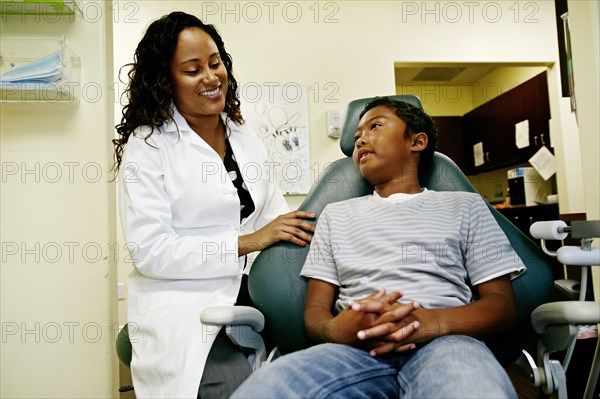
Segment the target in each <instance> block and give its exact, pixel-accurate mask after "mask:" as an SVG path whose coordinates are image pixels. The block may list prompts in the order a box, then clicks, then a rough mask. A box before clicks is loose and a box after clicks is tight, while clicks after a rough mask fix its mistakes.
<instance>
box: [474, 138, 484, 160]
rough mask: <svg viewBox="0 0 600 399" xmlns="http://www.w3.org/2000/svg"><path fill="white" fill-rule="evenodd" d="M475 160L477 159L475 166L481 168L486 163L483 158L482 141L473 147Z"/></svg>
mask: <svg viewBox="0 0 600 399" xmlns="http://www.w3.org/2000/svg"><path fill="white" fill-rule="evenodd" d="M473 158H474V159H475V166H481V165H483V164H484V163H485V160H484V158H483V143H482V142H481V141H480V142H479V143H477V144H474V145H473Z"/></svg>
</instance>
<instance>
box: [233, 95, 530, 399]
mask: <svg viewBox="0 0 600 399" xmlns="http://www.w3.org/2000/svg"><path fill="white" fill-rule="evenodd" d="M436 143H437V129H436V127H435V125H434V123H433V121H432V120H431V118H430V117H429V116H428V115H427V114H425V113H424V112H423V111H422V110H421V109H419V108H417V107H414V106H412V105H410V104H407V103H404V102H398V101H394V100H391V99H388V98H377V99H375V100H374V101H372V102H370V103H369V104H367V106H366V107H365V109H364V111H363V112H362V114H361V118H360V122H359V126H358V129H357V130H356V134H355V147H354V153H353V160H354V164H355V165H356V167H357V169H358V171H359V172H360V173H361V174H362V175H363V176H364V177H365V178H366V179H367V180H368V181H369V182H370V183H371V184H372V185H373V186H374V189H375V191H374V193H373V194H372V195H368V196H364V197H358V198H353V199H350V200H346V201H341V202H337V203H333V204H330V205H328V206H327V207H326V208H325V210H324V211H323V213H322V214H321V217H320V219H319V221H318V224H317V229H316V232H315V235H314V237H313V240H312V243H311V250H310V253H309V254H308V257H307V259H306V263H305V264H304V267H303V269H302V275H303V276H304V277H306V278H308V286H307V294H306V305H305V311H304V320H305V326H306V329H307V332H308V335H309V336H310V337H311V338H312V339H313V340H314V341H315V342H317V343H320V344H319V345H315V346H312V347H310V348H308V349H304V350H301V351H298V352H294V353H292V354H289V355H285V356H282V357H281V358H279V359H277V360H275V361H274V362H273V363H272V364H270V365H268V366H266V367H263V368H261V369H259V370H258V371H257V372H255V373H254V374H252V375H251V377H250V378H249V379H248V380H246V382H244V383H243V384H242V386H240V387H239V389H238V390H237V391H236V392H235V393H234V395H233V397H236V398H296V397H306V398H309V397H310V398H329V397H340V398H348V397H350V398H355V397H398V396H400V397H404V396H406V397H418V398H434V397H443V398H448V397H460V398H465V397H473V398H484V397H490V398H506V397H512V398H516V393H515V390H514V388H513V386H512V384H511V382H510V380H509V378H508V376H507V375H506V373H505V371H504V369H503V368H502V366H501V365H500V364H499V363H498V362H497V360H496V358H495V357H494V355H493V354H492V353H491V352H490V351H489V350H488V348H487V347H486V346H485V344H484V343H483V342H482V341H481V339H483V338H485V337H487V336H489V335H491V334H497V333H499V332H502V331H506V330H509V329H511V328H512V327H514V323H515V320H516V314H517V310H516V306H515V301H514V297H513V292H512V286H511V277H514V276H515V275H517V274H519V273H521V272H523V271H524V269H525V266H524V265H523V263H522V262H521V260H520V259H519V258H518V256H516V254H515V253H514V251H513V250H512V247H511V245H510V243H509V242H508V239H507V238H506V236H505V234H504V233H503V231H502V230H501V229H500V227H499V226H498V224H497V223H496V221H495V219H494V217H493V216H492V215H491V213H490V211H489V210H488V208H487V206H486V204H485V203H484V201H483V200H482V199H481V197H480V196H479V195H478V194H473V193H466V192H435V191H432V190H427V189H426V188H422V187H421V186H420V184H419V179H418V173H417V170H418V168H420V167H421V168H423V167H427V164H428V163H429V162H430V160H431V158H432V156H433V153H434V151H435V148H436ZM334 305H335V306H334Z"/></svg>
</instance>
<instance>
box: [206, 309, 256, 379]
mask: <svg viewBox="0 0 600 399" xmlns="http://www.w3.org/2000/svg"><path fill="white" fill-rule="evenodd" d="M200 321H201V322H202V323H204V324H208V325H213V326H225V328H226V330H225V331H226V333H227V336H228V337H229V339H230V340H231V341H232V342H233V343H234V344H236V345H238V346H240V347H242V348H251V349H254V350H255V353H254V354H253V355H250V356H249V357H248V361H249V362H250V364H251V366H252V370H254V371H256V370H258V368H259V367H260V366H261V365H262V364H263V362H264V361H265V359H266V357H267V352H266V348H265V343H264V341H263V339H262V337H261V335H260V334H259V332H261V331H262V330H263V328H264V327H265V317H264V316H263V314H262V313H261V312H260V311H258V310H257V309H255V308H253V307H250V306H213V307H210V308H206V309H204V310H203V311H202V313H201V314H200Z"/></svg>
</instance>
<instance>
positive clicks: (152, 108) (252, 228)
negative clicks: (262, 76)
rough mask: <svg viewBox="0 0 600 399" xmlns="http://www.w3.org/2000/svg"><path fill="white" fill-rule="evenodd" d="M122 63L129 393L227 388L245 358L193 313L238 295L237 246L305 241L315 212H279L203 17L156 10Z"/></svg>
mask: <svg viewBox="0 0 600 399" xmlns="http://www.w3.org/2000/svg"><path fill="white" fill-rule="evenodd" d="M130 66H131V71H130V72H129V78H130V83H129V86H128V88H127V96H128V103H127V104H126V105H125V107H124V109H123V117H122V120H121V123H120V124H119V125H117V132H118V133H119V135H120V137H119V138H118V139H116V140H114V142H115V158H116V163H115V166H116V169H117V170H118V172H119V210H120V215H121V222H122V226H123V230H124V235H125V240H126V241H127V243H128V245H129V247H130V249H131V252H132V257H133V260H134V265H135V268H134V270H133V272H132V273H131V275H130V277H129V280H128V292H129V303H128V323H129V333H130V339H131V342H132V346H133V358H132V362H131V372H132V377H133V385H134V388H135V391H136V396H137V397H138V398H147V397H157V398H158V397H169V398H176V397H184V398H195V397H197V396H198V397H200V396H201V397H202V398H208V397H224V396H228V394H229V393H231V392H232V391H233V389H235V387H236V386H237V385H238V384H239V383H241V382H242V381H243V379H245V377H246V376H247V375H249V373H250V372H251V370H250V367H249V363H248V362H247V361H246V359H245V358H244V356H243V354H241V352H240V351H239V350H238V349H237V348H236V347H234V346H233V344H231V342H230V341H229V340H228V339H227V338H226V337H224V335H223V334H222V332H218V331H216V330H215V328H214V327H210V326H204V325H202V323H201V322H200V313H201V312H202V310H203V309H204V308H206V307H209V306H233V305H234V304H235V303H236V302H237V303H238V304H239V303H240V302H242V303H246V301H247V300H248V299H247V297H246V295H244V293H245V292H246V291H245V278H242V276H243V274H244V272H245V271H247V267H248V261H247V257H246V255H247V254H249V253H251V252H253V251H257V250H261V249H263V248H265V247H267V246H268V245H271V244H273V243H274V242H277V241H280V240H286V241H290V242H292V243H295V244H298V245H306V243H307V241H310V238H311V234H312V232H313V231H314V228H313V226H312V224H310V223H309V222H308V221H307V220H306V219H309V218H314V216H315V215H314V214H311V213H308V212H301V211H295V212H289V213H286V214H283V215H282V213H285V212H287V206H286V204H285V201H284V199H283V196H282V195H281V194H280V193H279V191H278V189H277V187H276V186H275V181H274V180H273V176H272V164H271V163H269V160H268V158H267V153H266V150H265V148H264V146H263V144H262V142H261V141H260V139H259V138H258V136H257V135H256V134H255V133H254V132H253V131H251V130H250V129H248V128H247V127H245V126H244V125H243V119H242V115H241V113H240V109H239V100H238V97H237V82H236V80H235V78H234V77H233V73H232V64H231V57H230V56H229V54H227V52H226V51H225V47H224V44H223V41H222V39H221V37H220V36H219V34H218V33H217V31H216V29H215V28H214V27H213V26H211V25H205V24H203V23H202V22H201V21H200V20H199V19H197V18H196V17H194V16H191V15H188V14H185V13H182V12H174V13H171V14H169V15H166V16H164V17H162V18H161V19H159V20H157V21H154V22H153V23H152V24H151V25H150V26H149V27H148V29H147V31H146V33H145V35H144V37H143V38H142V40H141V41H140V43H139V45H138V47H137V49H136V52H135V57H134V62H133V63H132V64H131V65H130ZM278 215H281V216H278ZM209 353H210V355H209ZM207 359H208V360H207ZM222 367H227V370H228V372H223V371H222V369H221V368H222ZM224 379H225V380H224Z"/></svg>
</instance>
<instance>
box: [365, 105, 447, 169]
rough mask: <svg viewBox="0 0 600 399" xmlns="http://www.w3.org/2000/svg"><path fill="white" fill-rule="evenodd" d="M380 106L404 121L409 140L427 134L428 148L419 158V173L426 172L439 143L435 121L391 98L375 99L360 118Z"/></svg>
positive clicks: (414, 108) (418, 110) (421, 111)
mask: <svg viewBox="0 0 600 399" xmlns="http://www.w3.org/2000/svg"><path fill="white" fill-rule="evenodd" d="M379 106H383V107H387V108H388V109H391V110H393V111H394V112H395V113H396V115H397V116H398V118H400V119H402V121H403V122H404V123H405V124H406V131H405V132H404V136H405V137H406V138H407V139H409V138H411V137H412V136H413V135H414V134H416V133H421V132H423V133H425V134H427V138H428V142H427V147H426V148H425V149H424V150H423V151H421V155H420V157H419V171H424V170H426V169H427V168H429V166H430V165H431V162H432V160H433V153H434V152H435V150H436V148H437V143H438V129H437V127H436V125H435V122H434V121H433V119H431V117H430V116H429V115H427V114H426V113H425V111H423V110H422V109H421V108H419V107H415V106H414V105H412V104H409V103H407V102H404V101H398V100H394V99H392V98H390V97H375V98H374V99H373V100H372V101H370V102H369V103H368V104H367V105H365V109H364V110H363V111H362V112H361V113H360V118H362V117H363V115H364V114H366V113H367V111H369V110H370V109H373V108H375V107H379Z"/></svg>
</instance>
